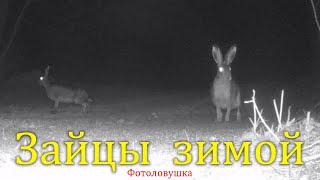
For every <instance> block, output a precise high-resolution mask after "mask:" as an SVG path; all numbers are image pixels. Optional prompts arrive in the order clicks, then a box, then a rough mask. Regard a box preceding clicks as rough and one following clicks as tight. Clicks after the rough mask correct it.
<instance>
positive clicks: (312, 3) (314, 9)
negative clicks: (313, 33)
mask: <svg viewBox="0 0 320 180" xmlns="http://www.w3.org/2000/svg"><path fill="white" fill-rule="evenodd" d="M310 2H311V6H312V10H313V16H314V20H315V21H316V24H317V28H318V31H319V32H320V24H319V21H318V15H317V10H316V7H315V5H314V2H313V0H310Z"/></svg>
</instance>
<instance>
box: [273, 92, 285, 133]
mask: <svg viewBox="0 0 320 180" xmlns="http://www.w3.org/2000/svg"><path fill="white" fill-rule="evenodd" d="M283 94H284V90H282V91H281V99H280V110H278V106H277V101H276V100H275V99H273V106H274V109H275V111H276V115H277V120H278V127H277V132H279V131H280V129H281V128H282V122H281V119H282V107H283Z"/></svg>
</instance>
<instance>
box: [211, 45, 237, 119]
mask: <svg viewBox="0 0 320 180" xmlns="http://www.w3.org/2000/svg"><path fill="white" fill-rule="evenodd" d="M236 51H237V47H236V46H235V45H234V46H232V47H231V48H230V49H229V50H228V52H227V53H226V55H225V57H224V58H223V56H222V53H221V51H220V48H219V47H218V46H216V45H214V46H213V47H212V55H213V59H214V60H215V62H216V64H217V74H216V76H215V79H214V81H213V84H212V88H211V100H212V102H213V104H214V106H215V107H216V111H217V121H219V122H220V121H222V111H221V109H226V115H225V121H229V120H230V112H231V110H233V109H237V121H240V120H241V114H240V105H241V96H240V88H239V86H238V84H237V83H236V82H235V81H234V80H233V79H232V75H231V67H230V65H231V63H232V61H233V59H234V57H235V54H236Z"/></svg>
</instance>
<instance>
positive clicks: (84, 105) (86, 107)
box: [81, 103, 88, 113]
mask: <svg viewBox="0 0 320 180" xmlns="http://www.w3.org/2000/svg"><path fill="white" fill-rule="evenodd" d="M81 105H82V112H83V113H87V112H88V103H82V104H81Z"/></svg>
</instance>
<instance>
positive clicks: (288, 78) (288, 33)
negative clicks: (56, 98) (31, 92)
mask: <svg viewBox="0 0 320 180" xmlns="http://www.w3.org/2000/svg"><path fill="white" fill-rule="evenodd" d="M24 4H25V1H20V0H19V1H18V0H12V1H9V6H8V7H9V8H8V9H9V11H8V12H9V13H8V20H7V21H6V25H5V30H4V32H3V33H4V34H5V36H4V41H3V42H4V43H3V42H2V47H3V46H4V45H3V44H5V42H7V41H8V39H9V38H8V37H10V34H11V33H12V31H13V28H14V24H15V22H16V19H17V16H18V14H19V13H20V12H21V9H22V8H23V6H24ZM316 5H317V7H319V4H316ZM212 44H218V45H219V46H220V47H221V49H222V51H223V52H226V51H227V49H228V48H229V47H230V46H231V45H232V44H237V46H238V52H237V55H236V59H235V61H234V63H233V64H232V68H233V76H234V78H235V79H237V80H238V81H239V83H240V84H254V83H264V82H266V83H274V82H277V83H284V84H289V85H297V84H301V83H302V84H303V86H302V88H308V89H310V90H311V89H313V87H318V85H317V84H318V81H319V79H318V78H317V77H318V75H319V74H320V73H318V72H319V70H318V69H319V67H320V66H319V65H320V63H319V62H318V61H320V60H319V53H318V52H319V51H318V48H319V32H318V31H317V28H316V25H315V22H314V18H313V14H312V8H311V5H310V1H292V0H282V1H278V0H266V1H261V0H259V1H257V0H247V1H239V0H228V1H225V0H201V1H195V0H193V1H191V0H190V1H189V0H188V1H186V0H185V1H182V0H138V1H132V0H113V1H110V0H90V1H89V0H55V1H50V0H42V1H30V4H29V6H28V7H27V8H26V10H25V15H24V17H23V19H22V21H21V25H20V27H19V29H18V31H17V33H16V36H15V38H14V41H13V43H12V45H11V47H10V49H9V50H8V53H7V54H6V56H5V61H4V63H3V64H2V66H3V67H5V68H4V71H5V73H4V74H5V78H6V79H8V78H10V77H11V76H13V75H14V74H17V73H23V72H29V71H35V70H43V69H44V68H45V67H46V65H47V64H49V65H51V66H52V67H53V68H52V71H51V74H52V76H54V77H55V78H57V79H60V80H62V79H63V80H66V81H78V82H83V83H86V82H90V83H101V84H114V83H119V84H130V85H135V86H145V87H148V86H159V87H207V86H209V85H210V82H211V81H212V80H213V78H214V75H215V72H216V66H215V63H214V61H213V59H212V55H211V46H212Z"/></svg>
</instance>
